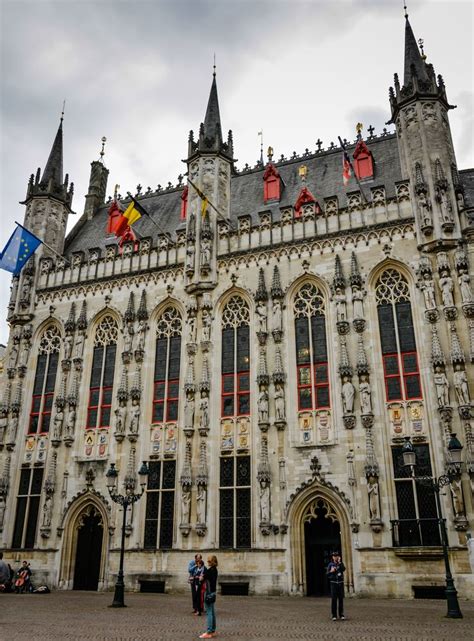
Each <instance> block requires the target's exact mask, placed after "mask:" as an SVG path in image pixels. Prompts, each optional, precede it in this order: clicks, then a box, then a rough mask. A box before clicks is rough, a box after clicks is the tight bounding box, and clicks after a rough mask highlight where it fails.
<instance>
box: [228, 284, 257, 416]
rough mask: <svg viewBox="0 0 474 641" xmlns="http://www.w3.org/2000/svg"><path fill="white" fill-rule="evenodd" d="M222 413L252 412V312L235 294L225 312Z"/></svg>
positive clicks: (233, 414) (231, 414) (238, 413)
mask: <svg viewBox="0 0 474 641" xmlns="http://www.w3.org/2000/svg"><path fill="white" fill-rule="evenodd" d="M221 374H222V401H221V414H222V416H243V415H245V414H250V312H249V308H248V305H247V303H246V302H245V301H244V300H243V299H242V298H241V297H240V296H232V298H231V299H230V300H229V302H228V303H227V305H226V306H225V308H224V311H223V313H222V366H221Z"/></svg>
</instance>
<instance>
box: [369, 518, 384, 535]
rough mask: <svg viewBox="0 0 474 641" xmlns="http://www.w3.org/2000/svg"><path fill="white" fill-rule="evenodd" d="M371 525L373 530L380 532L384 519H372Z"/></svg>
mask: <svg viewBox="0 0 474 641" xmlns="http://www.w3.org/2000/svg"><path fill="white" fill-rule="evenodd" d="M369 525H370V529H371V530H372V532H375V533H378V532H381V531H382V530H383V521H382V519H373V520H372V521H370V523H369Z"/></svg>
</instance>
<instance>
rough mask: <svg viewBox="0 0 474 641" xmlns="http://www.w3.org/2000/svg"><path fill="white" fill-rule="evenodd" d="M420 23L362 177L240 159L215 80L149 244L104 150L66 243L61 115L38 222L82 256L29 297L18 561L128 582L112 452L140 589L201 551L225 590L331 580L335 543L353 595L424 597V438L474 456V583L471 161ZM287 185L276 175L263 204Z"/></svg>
mask: <svg viewBox="0 0 474 641" xmlns="http://www.w3.org/2000/svg"><path fill="white" fill-rule="evenodd" d="M406 29H407V31H406V49H407V52H408V63H407V60H406V65H407V64H408V69H406V70H405V80H404V85H403V87H400V84H399V82H398V79H397V78H396V80H395V90H391V107H392V120H393V122H394V124H395V127H396V133H395V134H389V133H386V132H384V133H383V134H382V135H381V136H379V137H377V136H374V135H373V132H372V133H371V135H370V137H369V138H368V139H367V140H366V141H365V142H364V141H363V140H362V138H361V135H360V133H359V135H358V138H357V140H356V141H355V151H354V146H353V145H349V149H351V150H352V151H354V154H353V157H354V159H355V161H354V162H355V163H356V162H357V158H359V157H360V155H361V154H366V157H367V158H369V157H370V159H371V161H370V162H371V163H372V173H370V172H369V174H368V175H365V176H364V175H363V173H362V170H361V169H358V171H360V172H361V183H360V184H358V183H355V182H354V181H353V182H352V183H350V185H349V187H348V189H347V191H346V190H343V188H342V175H341V174H342V169H341V155H342V152H341V149H340V148H336V147H334V146H332V147H331V148H329V149H327V150H322V149H321V148H320V146H319V147H318V149H317V151H316V152H314V153H310V152H309V151H307V152H306V153H305V154H303V156H302V157H298V156H295V157H293V158H290V159H285V158H282V159H281V160H280V161H278V162H276V161H275V162H274V161H273V159H272V153H273V152H272V151H271V150H269V159H268V163H266V165H265V166H264V165H263V163H262V164H259V165H257V166H256V167H255V168H253V169H252V168H248V167H246V168H245V169H244V170H243V171H241V172H238V171H237V170H236V169H235V167H234V160H233V139H232V133H231V132H229V136H228V138H227V141H226V142H224V140H223V137H222V131H221V124H220V115H219V107H218V100H217V86H216V79H215V77H214V79H213V84H212V88H211V94H210V98H209V104H208V108H207V112H206V117H205V121H204V123H203V124H202V125H201V128H200V131H199V139H198V140H197V141H194V136H193V134H192V132H191V135H190V138H189V143H188V161H187V162H188V177H189V182H188V184H187V186H186V187H185V186H184V185H183V183H182V179H180V182H179V184H178V186H177V187H173V186H169V187H168V189H165V190H163V189H161V188H160V189H158V190H157V191H156V192H152V191H151V190H150V189H149V190H148V191H147V192H146V193H145V194H142V192H141V187H139V189H138V190H137V195H136V197H137V198H138V199H139V202H140V203H141V204H142V206H143V207H144V208H145V209H146V210H147V211H148V212H149V213H150V216H151V218H152V219H153V220H154V221H155V226H153V225H152V224H151V221H146V220H144V219H142V220H141V221H140V222H139V223H137V224H136V229H137V231H139V229H142V232H141V235H140V238H139V239H134V238H133V237H132V238H131V239H130V240H129V242H125V243H123V244H122V246H121V247H117V242H116V239H115V238H114V236H113V234H108V235H107V234H106V226H107V224H108V222H110V221H109V217H110V216H111V212H113V210H114V203H112V205H111V206H109V205H110V203H108V204H107V205H105V204H104V197H105V189H106V182H107V174H108V172H107V169H106V168H105V167H104V165H103V163H102V162H94V163H92V171H91V183H90V187H89V193H88V195H87V198H86V208H85V212H84V215H83V216H82V218H81V220H80V221H79V222H78V224H77V225H76V227H75V228H74V229H73V230H72V232H71V233H70V234H69V235H68V236H67V237H66V238H65V239H64V234H65V226H66V222H67V217H68V214H69V212H70V206H71V202H72V189H71V188H70V187H69V185H68V181H67V177H66V179H65V180H64V181H63V177H62V124H61V126H60V129H59V131H58V135H57V137H56V140H55V142H54V145H53V149H52V152H51V155H50V159H49V161H48V164H47V167H46V169H45V172H44V174H43V177H42V178H41V177H40V175H39V174H38V175H37V176H36V179H35V178H34V177H32V178H31V180H30V184H29V187H28V194H27V198H26V200H25V205H26V214H25V221H26V225H27V226H29V227H31V228H32V230H33V231H34V232H35V233H36V234H38V235H39V236H40V237H42V238H44V239H45V240H46V242H48V244H49V245H51V246H52V247H53V248H54V249H55V250H56V251H58V252H59V253H61V254H63V256H64V258H62V259H60V258H58V257H56V256H55V255H53V254H51V253H48V250H46V249H45V250H44V252H43V253H41V251H42V250H39V251H38V253H37V256H36V260H35V261H34V260H30V261H29V262H28V263H27V265H26V266H25V268H24V269H23V271H22V273H21V275H20V276H19V277H16V278H15V279H14V280H13V284H12V295H11V300H10V303H9V322H10V325H11V333H10V338H9V342H8V348H7V353H6V357H5V374H4V378H3V384H2V398H1V405H0V447H1V451H0V541H1V542H2V546H3V547H4V548H5V550H6V554H5V557H6V558H7V559H17V558H20V556H21V557H25V556H26V557H27V558H29V559H30V560H31V563H32V565H33V567H34V569H35V577H36V578H37V580H38V579H39V578H41V579H42V580H44V581H45V582H47V583H49V584H51V585H53V586H55V587H59V588H64V589H70V588H73V587H81V586H82V587H84V585H85V584H84V583H81V581H83V580H84V577H83V576H82V575H81V571H80V569H78V568H79V566H81V565H83V564H84V563H85V562H87V563H88V564H89V565H90V567H93V568H94V569H93V570H91V572H92V574H94V572H95V573H96V576H95V578H94V577H93V579H92V583H93V584H94V585H95V587H98V588H99V589H106V588H110V587H111V586H112V585H113V582H114V580H115V574H116V572H117V569H118V560H119V546H120V536H121V509H119V508H118V507H117V505H116V504H115V503H113V502H112V501H111V499H110V497H109V494H108V491H107V487H106V472H107V469H108V468H109V466H110V464H111V463H115V464H116V467H117V469H118V470H119V490H121V488H122V481H123V480H124V478H125V476H126V475H127V476H128V477H130V478H132V479H133V478H134V475H135V471H136V470H138V467H139V463H140V462H141V461H146V462H147V463H148V465H149V468H150V475H149V480H148V486H147V490H146V493H145V495H144V496H143V498H142V499H141V500H140V501H138V502H137V503H136V504H135V505H134V506H133V509H132V510H130V511H129V513H128V517H127V521H126V554H125V563H126V581H127V586H128V587H129V588H133V589H136V588H138V586H139V582H140V581H152V580H153V581H156V580H161V581H164V582H165V584H166V589H172V590H179V589H184V587H185V586H186V576H187V571H186V570H187V562H188V561H189V559H190V558H191V557H192V556H193V554H194V552H195V551H196V550H202V551H204V552H205V553H207V552H208V551H213V552H214V551H216V553H217V554H218V556H219V561H220V568H221V580H222V581H223V582H224V583H226V582H234V583H235V582H239V583H248V587H249V591H250V592H251V593H259V594H262V593H268V594H275V593H278V594H286V593H291V594H306V593H318V592H321V591H324V589H323V587H322V585H321V578H320V577H319V578H318V576H319V575H318V574H317V571H316V570H315V569H314V567H315V565H318V567H320V568H321V567H323V564H324V562H325V559H326V556H327V554H328V552H329V551H330V550H331V547H335V546H337V547H339V546H340V547H341V549H342V553H343V557H344V560H345V563H346V566H347V573H346V574H347V576H346V580H347V588H348V590H349V591H351V592H355V593H357V594H361V595H377V596H384V595H387V596H397V597H401V596H411V595H412V586H413V585H416V586H430V585H440V584H442V583H443V580H444V579H443V561H442V554H441V547H440V538H439V529H438V524H437V521H436V511H435V506H434V502H433V497H432V495H431V494H430V493H429V491H423V490H422V489H420V487H421V486H420V485H419V483H415V482H414V481H413V480H412V479H411V478H410V477H409V476H407V474H406V472H405V471H404V470H402V468H401V467H400V465H399V456H400V447H401V445H402V443H403V439H404V437H406V436H410V437H411V438H412V440H413V442H414V444H415V446H416V447H417V451H418V455H419V460H420V468H423V470H422V473H423V474H428V475H429V476H439V475H441V474H444V473H445V472H446V470H450V471H451V472H454V474H453V477H452V483H451V485H450V486H449V488H448V490H447V491H446V493H445V495H443V496H442V508H443V511H444V516H445V518H446V522H447V525H448V535H449V544H450V550H451V551H450V554H451V560H452V565H453V570H454V574H455V578H456V582H457V587H458V590H459V591H460V593H461V594H462V596H465V597H472V596H473V595H474V581H473V575H472V573H471V568H470V565H469V558H468V550H467V532H468V531H469V528H470V527H471V526H472V519H473V518H474V508H473V489H474V442H473V436H472V430H473V424H472V418H471V416H472V401H471V397H470V393H471V389H470V383H471V382H472V371H473V370H472V362H473V359H474V299H473V295H472V289H471V277H472V265H473V264H474V255H473V254H474V246H473V238H474V236H473V229H474V227H473V220H474V218H473V216H474V210H473V207H474V190H473V176H474V170H465V171H462V172H458V169H457V166H456V160H455V154H454V149H453V146H452V141H451V137H450V131H449V121H448V116H447V112H448V110H449V107H450V106H449V103H448V102H447V98H446V92H445V89H444V84H443V82H442V79H441V78H440V77H438V80H436V79H435V76H434V71H433V68H432V66H431V65H427V64H426V63H425V61H424V59H423V58H422V56H421V55H420V53H419V52H418V50H417V49H416V51H413V48H412V39H413V40H414V37H413V33H412V31H411V27H410V25H409V23H408V20H407V26H406ZM410 56H411V58H410ZM416 56H418V58H417V57H416ZM324 167H325V168H326V169H327V170H328V171H327V178H321V175H322V174H323V168H324ZM357 167H360V165H357ZM331 172H332V173H331ZM324 173H325V174H326V170H325V171H324ZM331 176H332V177H331ZM270 179H271V180H276V181H277V182H278V181H281V182H278V185H279V186H278V189H277V190H276V192H274V194H273V196H274V197H273V196H272V198H271V199H268V201H267V202H265V201H264V184H265V181H266V180H270ZM339 183H341V184H339ZM351 185H352V188H351ZM266 189H267V191H265V193H266V194H268V193H270V192H269V191H268V186H267V187H266ZM311 190H313V191H314V192H315V193H317V194H318V197H317V198H315V197H314V196H313V195H312V193H311ZM200 192H203V193H204V195H205V196H206V198H207V200H203V198H202V197H201V193H200ZM118 200H120V197H118ZM123 201H126V204H125V206H126V205H127V204H128V203H129V202H130V201H129V200H127V199H122V202H123ZM123 208H124V207H122V209H123ZM180 211H181V215H180ZM144 218H145V217H144ZM142 224H143V227H142V228H140V225H142ZM156 225H158V226H159V228H160V233H159V234H157V228H156ZM143 230H144V233H143ZM148 232H149V234H148V235H147V233H148ZM453 433H456V434H457V436H458V438H459V440H460V441H461V443H462V444H463V465H462V467H461V468H459V469H454V470H453V467H452V465H451V464H450V460H449V454H448V451H447V444H448V442H449V440H450V438H451V436H452V434H453ZM331 527H332V529H331ZM87 528H89V530H87ZM328 528H329V529H331V532H332V534H331V535H329V534H328V532H329V529H328ZM86 530H87V532H89V534H87V532H86ZM323 532H324V537H325V538H324V539H323V538H322V537H323V534H322V533H323ZM318 533H320V535H321V539H320V542H319V544H318V536H319V535H318ZM87 536H89V539H88V538H87ZM312 537H314V540H313V538H312ZM84 541H85V542H86V543H84ZM313 543H314V548H312V547H311V545H312V544H313ZM84 545H86V547H87V545H88V546H89V548H90V549H92V548H94V549H95V550H96V556H95V557H94V558H92V557H90V556H87V554H88V552H85V551H84V549H85V548H84ZM318 545H319V547H318ZM324 545H325V546H326V547H325V548H324ZM323 548H324V549H323ZM325 555H326V556H325ZM89 579H90V577H89ZM94 582H95V583H94ZM318 582H319V583H318ZM86 587H87V586H86ZM89 587H90V586H89Z"/></svg>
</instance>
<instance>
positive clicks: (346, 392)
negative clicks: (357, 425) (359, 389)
mask: <svg viewBox="0 0 474 641" xmlns="http://www.w3.org/2000/svg"><path fill="white" fill-rule="evenodd" d="M341 392H342V407H343V409H344V414H345V415H347V414H352V412H353V411H354V397H355V387H354V385H353V384H352V383H351V381H350V380H349V378H348V377H347V376H344V379H343V384H342V390H341Z"/></svg>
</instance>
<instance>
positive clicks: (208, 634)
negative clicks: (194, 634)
mask: <svg viewBox="0 0 474 641" xmlns="http://www.w3.org/2000/svg"><path fill="white" fill-rule="evenodd" d="M213 636H214V635H213V634H212V632H204V634H200V635H199V638H200V639H212V637H213Z"/></svg>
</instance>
